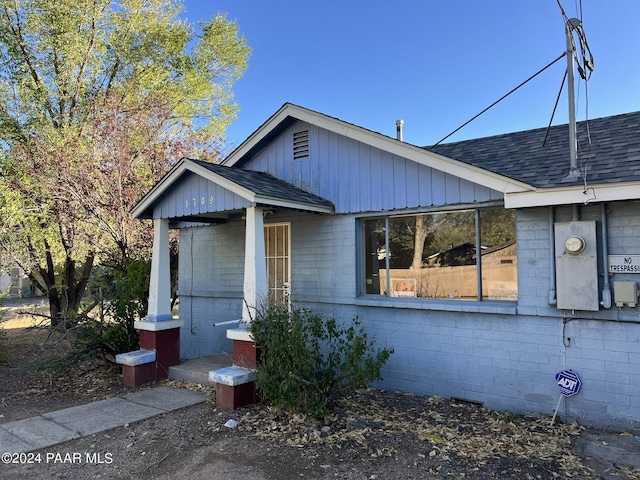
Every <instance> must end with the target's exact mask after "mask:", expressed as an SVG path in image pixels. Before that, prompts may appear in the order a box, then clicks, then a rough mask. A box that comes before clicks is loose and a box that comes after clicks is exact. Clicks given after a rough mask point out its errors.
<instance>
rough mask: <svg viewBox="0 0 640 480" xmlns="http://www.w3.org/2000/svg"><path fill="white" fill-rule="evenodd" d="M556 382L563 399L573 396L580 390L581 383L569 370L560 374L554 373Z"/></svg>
mask: <svg viewBox="0 0 640 480" xmlns="http://www.w3.org/2000/svg"><path fill="white" fill-rule="evenodd" d="M556 382H557V383H558V386H559V387H560V393H561V394H562V395H564V396H565V397H570V396H571V395H575V394H576V393H578V390H580V386H581V385H582V382H581V381H580V377H578V375H577V374H575V373H573V372H572V371H571V370H564V371H562V372H560V373H556Z"/></svg>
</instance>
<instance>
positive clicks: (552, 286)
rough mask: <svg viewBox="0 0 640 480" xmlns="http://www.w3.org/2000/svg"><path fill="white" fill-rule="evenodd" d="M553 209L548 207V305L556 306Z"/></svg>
mask: <svg viewBox="0 0 640 480" xmlns="http://www.w3.org/2000/svg"><path fill="white" fill-rule="evenodd" d="M554 217H555V214H554V209H553V207H549V305H556V304H557V299H556V243H555V228H554V226H553V224H554V220H555V218H554Z"/></svg>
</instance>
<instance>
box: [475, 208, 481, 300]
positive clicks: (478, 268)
mask: <svg viewBox="0 0 640 480" xmlns="http://www.w3.org/2000/svg"><path fill="white" fill-rule="evenodd" d="M480 232H481V225H480V210H478V209H476V282H477V284H478V300H479V301H482V261H481V256H482V244H481V242H482V239H481V238H480Z"/></svg>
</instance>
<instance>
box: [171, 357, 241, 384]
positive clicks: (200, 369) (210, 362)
mask: <svg viewBox="0 0 640 480" xmlns="http://www.w3.org/2000/svg"><path fill="white" fill-rule="evenodd" d="M232 363H233V362H232V359H231V354H230V353H218V354H216V355H209V356H207V357H200V358H194V359H191V360H182V361H181V362H180V364H179V365H174V366H173V367H169V378H171V379H173V380H184V381H187V382H193V383H199V384H201V385H214V383H213V382H212V381H210V380H209V372H210V371H211V370H218V369H220V368H225V367H230V366H231V364H232Z"/></svg>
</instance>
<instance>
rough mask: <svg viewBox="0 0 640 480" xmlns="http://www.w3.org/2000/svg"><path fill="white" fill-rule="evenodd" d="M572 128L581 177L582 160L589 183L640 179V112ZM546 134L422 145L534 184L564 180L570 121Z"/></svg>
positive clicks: (533, 132)
mask: <svg viewBox="0 0 640 480" xmlns="http://www.w3.org/2000/svg"><path fill="white" fill-rule="evenodd" d="M587 126H588V129H587ZM576 130H577V139H578V166H579V168H580V170H581V171H582V173H583V177H582V178H581V179H579V180H578V181H579V182H581V183H582V182H584V181H585V176H584V174H585V171H584V168H585V166H586V181H587V183H589V184H590V185H595V184H605V183H618V182H624V181H638V180H640V112H634V113H627V114H622V115H615V116H612V117H604V118H598V119H593V120H589V121H588V122H578V124H577V129H576ZM546 134H547V129H546V128H539V129H535V130H527V131H523V132H517V133H509V134H505V135H497V136H493V137H485V138H477V139H473V140H465V141H462V142H454V143H448V144H442V145H437V146H435V147H424V148H425V149H428V150H431V151H433V152H436V153H439V154H441V155H445V156H447V157H450V158H453V159H456V160H459V161H461V162H465V163H469V164H471V165H474V166H477V167H480V168H484V169H486V170H489V171H491V172H494V173H498V174H500V175H504V176H506V177H509V178H512V179H515V180H519V181H522V182H525V183H527V184H529V185H533V186H536V187H556V186H562V185H567V183H566V182H563V179H565V178H566V177H567V175H568V173H569V167H570V160H569V127H568V126H567V125H558V126H554V127H551V128H550V129H549V134H548V137H547V140H546V143H544V144H543V142H544V138H545V135H546ZM589 137H590V139H591V142H590V144H589V141H588V139H589Z"/></svg>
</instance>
